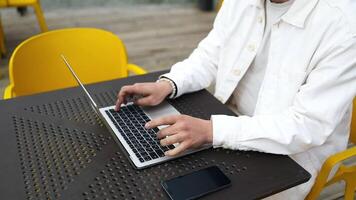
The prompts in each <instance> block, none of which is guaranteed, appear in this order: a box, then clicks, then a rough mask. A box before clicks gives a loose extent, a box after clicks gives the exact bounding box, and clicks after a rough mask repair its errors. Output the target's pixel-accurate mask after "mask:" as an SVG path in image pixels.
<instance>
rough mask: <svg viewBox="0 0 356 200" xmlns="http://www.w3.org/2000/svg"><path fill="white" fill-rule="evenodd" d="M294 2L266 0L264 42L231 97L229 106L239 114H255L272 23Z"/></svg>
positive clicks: (267, 53)
mask: <svg viewBox="0 0 356 200" xmlns="http://www.w3.org/2000/svg"><path fill="white" fill-rule="evenodd" d="M292 3H293V1H292V0H289V1H287V2H284V3H272V2H271V1H270V0H266V2H265V5H266V6H265V10H266V11H265V15H266V22H265V24H266V25H265V28H264V34H263V39H262V43H261V45H260V48H259V50H258V51H257V54H256V58H255V59H254V61H252V64H251V66H250V67H249V69H248V70H247V72H246V74H245V75H244V76H243V77H242V79H241V81H240V83H239V84H238V85H237V87H236V89H235V91H234V92H233V94H232V96H231V97H230V99H231V100H230V103H229V107H230V108H231V109H232V110H233V111H235V112H236V113H237V114H238V115H247V116H253V113H254V111H255V107H256V103H257V99H258V92H259V91H260V87H261V84H262V80H263V78H264V75H265V71H266V63H268V56H269V48H270V41H271V28H272V25H273V24H275V23H277V22H278V21H279V20H280V18H281V17H282V15H283V14H284V13H286V12H287V11H288V9H289V8H290V6H291V5H292Z"/></svg>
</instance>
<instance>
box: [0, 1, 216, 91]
mask: <svg viewBox="0 0 356 200" xmlns="http://www.w3.org/2000/svg"><path fill="white" fill-rule="evenodd" d="M1 1H4V3H3V4H4V5H2V6H1ZM6 1H7V2H6ZM9 1H11V0H0V7H1V9H0V16H1V22H2V25H3V33H4V45H5V47H6V53H5V54H3V55H2V59H1V61H0V73H1V79H0V94H1V95H0V98H1V97H2V94H3V91H4V88H5V87H6V86H7V85H8V61H9V58H10V56H11V54H12V52H13V50H14V49H15V48H16V46H18V45H19V44H20V43H21V42H23V41H24V40H26V39H28V38H30V37H32V36H34V35H36V34H39V33H41V29H40V27H39V23H38V21H37V18H36V15H35V12H34V9H33V7H32V6H26V7H24V6H17V5H18V4H15V5H10V6H9V5H6V3H8V2H9ZM12 1H15V3H18V2H20V3H21V1H22V2H23V1H24V0H12ZM25 1H26V0H25ZM39 3H40V5H41V7H42V10H43V13H44V18H45V22H46V24H47V26H48V29H49V30H55V29H62V28H69V27H95V28H100V29H105V30H108V31H111V32H113V33H115V34H116V35H117V36H119V37H120V38H121V39H122V40H123V42H124V44H125V45H126V49H127V52H128V57H129V62H130V63H134V64H137V65H139V66H141V67H143V68H144V69H145V70H147V71H149V72H150V71H157V70H162V69H168V68H170V67H171V66H172V65H173V64H174V63H176V62H178V61H180V60H182V59H184V58H186V57H187V56H189V54H190V53H191V52H192V50H193V49H194V48H195V47H196V46H197V44H198V42H199V41H200V40H201V39H203V38H204V37H205V36H206V35H207V33H208V32H209V30H210V29H211V27H212V23H213V20H214V18H215V16H216V12H214V10H215V8H214V7H215V5H216V4H217V1H213V0H41V1H40V2H39ZM208 11H211V12H208Z"/></svg>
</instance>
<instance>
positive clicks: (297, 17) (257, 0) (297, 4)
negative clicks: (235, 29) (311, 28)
mask: <svg viewBox="0 0 356 200" xmlns="http://www.w3.org/2000/svg"><path fill="white" fill-rule="evenodd" d="M264 1H268V0H250V2H251V4H252V5H255V6H257V7H259V8H263V7H264V6H263V4H264ZM318 1H319V0H294V2H293V4H292V5H291V7H290V9H289V10H288V12H286V13H285V14H284V15H283V16H282V20H283V21H285V22H287V23H289V24H291V25H294V26H297V27H299V28H304V25H305V21H306V19H307V17H308V16H309V15H310V13H311V12H312V10H313V9H314V8H315V6H316V4H317V3H318Z"/></svg>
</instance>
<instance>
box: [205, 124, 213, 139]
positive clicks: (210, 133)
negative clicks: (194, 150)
mask: <svg viewBox="0 0 356 200" xmlns="http://www.w3.org/2000/svg"><path fill="white" fill-rule="evenodd" d="M206 121H207V130H206V133H207V135H206V141H207V143H213V122H212V121H211V120H206Z"/></svg>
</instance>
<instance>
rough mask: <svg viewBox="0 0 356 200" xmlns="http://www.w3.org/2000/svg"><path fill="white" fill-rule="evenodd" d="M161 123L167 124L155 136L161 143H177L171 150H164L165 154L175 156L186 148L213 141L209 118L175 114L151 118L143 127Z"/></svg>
mask: <svg viewBox="0 0 356 200" xmlns="http://www.w3.org/2000/svg"><path fill="white" fill-rule="evenodd" d="M161 125H169V126H168V127H166V128H164V129H161V130H160V131H159V132H158V134H157V137H158V138H159V139H160V140H161V145H162V146H167V145H170V144H175V143H179V145H178V146H177V147H176V148H174V149H173V150H170V151H167V152H165V154H166V155H167V156H175V155H178V154H180V153H182V152H183V151H185V150H186V149H189V148H198V147H200V146H202V145H203V144H207V143H212V141H213V127H212V122H211V121H210V120H202V119H198V118H194V117H190V116H187V115H175V116H169V117H162V118H159V119H155V120H152V121H150V122H148V123H147V124H146V126H145V127H146V128H148V129H150V128H154V127H157V126H161ZM167 136H169V137H167Z"/></svg>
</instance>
